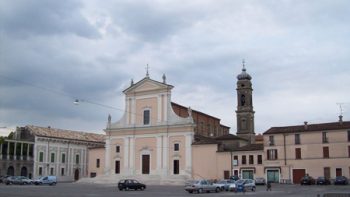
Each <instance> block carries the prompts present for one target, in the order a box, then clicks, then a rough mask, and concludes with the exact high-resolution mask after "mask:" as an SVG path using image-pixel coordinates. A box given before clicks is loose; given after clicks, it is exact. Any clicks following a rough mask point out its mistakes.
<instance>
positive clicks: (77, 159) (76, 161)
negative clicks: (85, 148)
mask: <svg viewBox="0 0 350 197" xmlns="http://www.w3.org/2000/svg"><path fill="white" fill-rule="evenodd" d="M79 162H80V161H79V155H75V164H79Z"/></svg>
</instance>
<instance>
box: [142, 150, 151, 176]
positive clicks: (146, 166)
mask: <svg viewBox="0 0 350 197" xmlns="http://www.w3.org/2000/svg"><path fill="white" fill-rule="evenodd" d="M149 162H150V161H149V155H142V174H149V168H150V164H149Z"/></svg>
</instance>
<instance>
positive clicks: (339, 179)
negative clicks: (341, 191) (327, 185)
mask: <svg viewBox="0 0 350 197" xmlns="http://www.w3.org/2000/svg"><path fill="white" fill-rule="evenodd" d="M347 184H349V181H348V179H347V178H346V177H345V176H337V177H335V180H334V185H347Z"/></svg>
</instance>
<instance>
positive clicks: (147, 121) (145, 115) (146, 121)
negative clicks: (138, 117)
mask: <svg viewBox="0 0 350 197" xmlns="http://www.w3.org/2000/svg"><path fill="white" fill-rule="evenodd" d="M143 124H144V125H149V124H150V110H148V109H147V110H144V111H143Z"/></svg>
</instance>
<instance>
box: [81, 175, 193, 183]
mask: <svg viewBox="0 0 350 197" xmlns="http://www.w3.org/2000/svg"><path fill="white" fill-rule="evenodd" d="M121 179H136V180H138V181H140V182H142V183H144V184H146V185H184V184H185V182H186V180H188V179H189V177H188V176H186V175H169V176H159V175H130V176H126V175H124V176H123V175H100V176H97V177H94V178H82V179H80V180H79V181H78V183H92V184H106V185H115V184H117V183H118V182H119V180H121Z"/></svg>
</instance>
